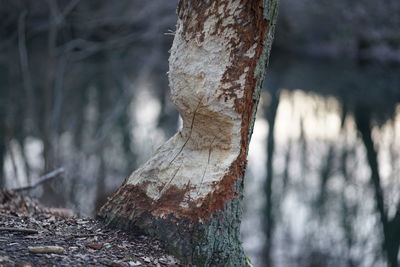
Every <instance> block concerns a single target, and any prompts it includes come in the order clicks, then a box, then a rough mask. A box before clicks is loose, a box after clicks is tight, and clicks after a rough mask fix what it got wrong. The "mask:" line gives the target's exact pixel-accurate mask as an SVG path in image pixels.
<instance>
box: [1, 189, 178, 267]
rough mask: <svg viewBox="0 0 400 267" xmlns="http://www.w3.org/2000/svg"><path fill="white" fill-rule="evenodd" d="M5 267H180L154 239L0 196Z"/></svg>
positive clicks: (12, 195) (20, 198) (6, 193)
mask: <svg viewBox="0 0 400 267" xmlns="http://www.w3.org/2000/svg"><path fill="white" fill-rule="evenodd" d="M1 266H115V267H119V266H121V267H125V266H126V267H129V266H160V267H161V266H181V265H180V264H179V262H178V260H177V259H175V258H174V257H172V256H170V255H168V254H167V253H165V251H164V250H163V247H162V245H161V243H160V242H159V241H158V240H154V239H152V238H150V237H147V236H144V235H141V234H135V233H127V232H124V231H120V230H116V229H110V228H107V227H105V226H104V225H103V224H102V223H101V222H99V221H97V220H95V219H93V218H80V217H77V216H73V214H72V212H71V211H69V210H66V209H52V208H46V207H43V206H41V205H40V204H39V203H37V202H36V201H34V200H32V199H31V198H29V197H23V196H21V195H17V194H15V193H13V192H10V191H0V267H1Z"/></svg>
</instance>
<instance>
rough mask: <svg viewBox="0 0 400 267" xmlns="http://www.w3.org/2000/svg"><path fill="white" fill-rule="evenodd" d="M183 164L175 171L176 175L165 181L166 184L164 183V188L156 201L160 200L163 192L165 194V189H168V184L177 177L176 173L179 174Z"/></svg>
mask: <svg viewBox="0 0 400 267" xmlns="http://www.w3.org/2000/svg"><path fill="white" fill-rule="evenodd" d="M182 164H183V163H182ZM182 164H181V165H179V167H178V169H177V170H176V172H175V173H174V175H173V176H172V177H171V179H170V180H169V181H168V182H167V183H165V185H164V186H163V188H162V189H161V190H160V193H159V194H158V197H157V198H156V199H155V201H156V200H159V199H160V198H161V196H162V194H163V193H164V191H165V190H166V189H167V186H168V185H169V184H171V182H172V180H173V179H174V178H175V177H176V175H177V174H178V172H179V170H180V169H181V167H182Z"/></svg>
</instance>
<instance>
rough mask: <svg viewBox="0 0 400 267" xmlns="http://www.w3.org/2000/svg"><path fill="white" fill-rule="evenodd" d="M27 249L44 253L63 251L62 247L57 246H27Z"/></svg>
mask: <svg viewBox="0 0 400 267" xmlns="http://www.w3.org/2000/svg"><path fill="white" fill-rule="evenodd" d="M28 251H29V252H31V253H35V254H45V253H54V254H62V253H64V248H63V247H59V246H40V247H28Z"/></svg>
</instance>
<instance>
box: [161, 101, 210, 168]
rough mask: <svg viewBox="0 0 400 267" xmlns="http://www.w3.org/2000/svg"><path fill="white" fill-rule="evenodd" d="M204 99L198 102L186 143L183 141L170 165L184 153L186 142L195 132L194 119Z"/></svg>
mask: <svg viewBox="0 0 400 267" xmlns="http://www.w3.org/2000/svg"><path fill="white" fill-rule="evenodd" d="M202 101H203V96H202V97H201V98H200V100H199V103H198V104H197V106H196V109H195V110H194V112H193V118H192V122H191V125H190V130H189V136H188V138H187V139H186V141H185V143H183V145H182V147H181V149H180V150H179V152H178V153H177V154H176V155H175V156H174V158H173V159H172V160H171V162H170V163H169V164H168V167H169V166H171V164H172V162H173V161H174V160H175V159H176V158H177V157H178V156H179V155H180V154H181V153H182V151H183V149H184V148H185V146H186V144H187V143H188V142H189V140H190V137H191V136H192V132H193V125H194V120H195V118H196V113H197V111H198V110H199V108H200V104H201V102H202Z"/></svg>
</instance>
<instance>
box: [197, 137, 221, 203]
mask: <svg viewBox="0 0 400 267" xmlns="http://www.w3.org/2000/svg"><path fill="white" fill-rule="evenodd" d="M215 138H216V137H214V138H213V140H212V141H211V143H210V147H209V149H208V159H207V165H206V167H205V168H204V172H203V176H202V177H201V181H200V185H199V189H198V190H197V196H198V195H199V194H200V189H201V186H202V185H203V181H204V177H205V176H206V172H207V169H208V166H209V165H210V159H211V151H212V145H213V143H214V141H215Z"/></svg>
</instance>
